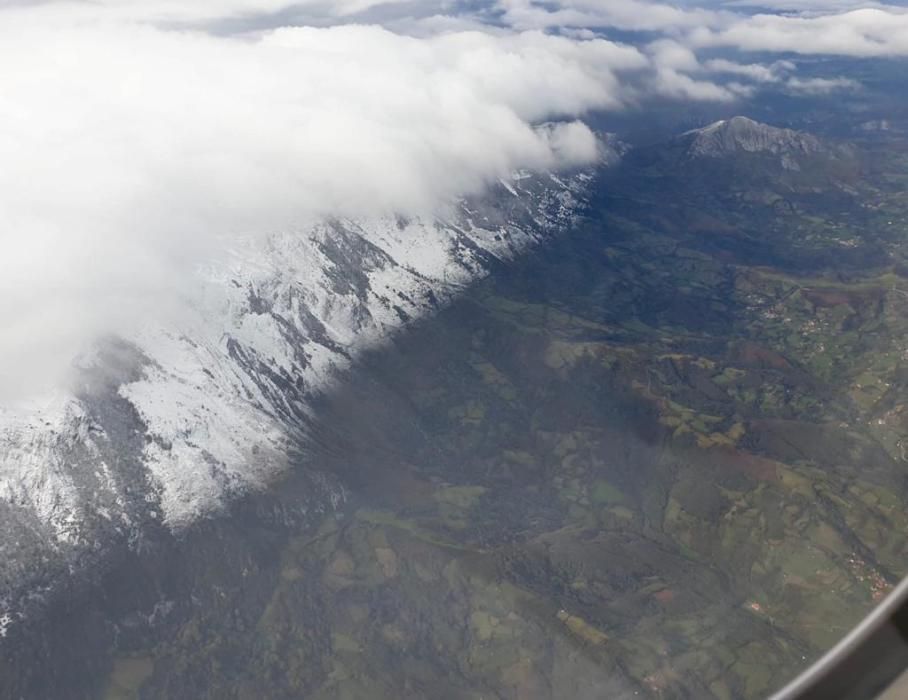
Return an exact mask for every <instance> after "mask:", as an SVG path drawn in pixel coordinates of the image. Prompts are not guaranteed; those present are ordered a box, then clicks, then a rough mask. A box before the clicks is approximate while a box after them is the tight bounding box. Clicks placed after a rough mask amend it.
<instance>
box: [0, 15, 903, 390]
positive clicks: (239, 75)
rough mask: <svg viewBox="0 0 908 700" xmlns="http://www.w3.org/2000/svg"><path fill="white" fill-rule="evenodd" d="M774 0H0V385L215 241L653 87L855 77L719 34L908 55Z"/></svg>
mask: <svg viewBox="0 0 908 700" xmlns="http://www.w3.org/2000/svg"><path fill="white" fill-rule="evenodd" d="M781 1H782V0H765V2H763V3H762V6H764V9H763V10H759V11H758V12H757V13H748V12H747V11H745V10H742V9H741V8H740V7H739V5H740V4H741V3H739V4H738V5H734V4H733V5H727V6H726V5H717V4H716V3H711V4H710V3H706V4H703V5H702V6H700V5H699V4H698V3H692V2H687V3H683V4H680V5H673V4H669V3H665V2H656V1H648V0H609V1H608V2H604V1H603V0H547V1H546V2H537V1H536V0H487V1H485V2H482V1H480V0H469V1H468V0H340V1H337V0H332V1H331V2H328V0H296V2H294V3H292V4H290V3H288V2H287V1H286V0H265V1H264V2H263V1H262V0H199V1H197V2H191V3H188V2H181V1H178V0H117V1H116V2H113V1H112V0H97V1H96V2H92V3H86V2H84V1H82V0H71V1H66V2H58V1H54V0H41V1H35V0H12V1H11V0H5V1H4V0H0V66H2V68H0V164H2V165H0V191H2V193H3V194H2V197H0V328H2V329H3V333H2V334H0V400H3V399H5V398H6V399H8V398H9V397H11V396H14V395H21V394H23V393H27V392H28V391H30V390H31V389H32V388H33V387H34V386H36V385H38V384H41V383H44V382H50V383H54V382H56V381H57V379H58V377H59V376H60V374H61V373H62V372H64V370H65V368H66V367H67V366H68V363H69V361H70V359H71V358H72V356H73V355H74V354H75V352H77V350H78V349H79V348H83V347H85V345H86V343H88V342H90V340H91V339H92V338H94V337H97V336H98V335H99V334H103V333H109V332H114V333H115V332H121V331H123V330H126V329H128V328H129V326H130V325H131V324H133V323H135V322H137V320H138V321H142V320H144V319H145V318H147V317H149V316H154V315H161V316H164V315H167V314H169V313H173V309H176V308H179V307H180V305H181V303H182V299H181V295H183V294H185V293H188V292H187V290H186V287H185V284H184V282H183V280H185V279H186V278H187V277H189V276H190V275H191V271H192V269H193V268H194V267H195V266H197V265H200V264H203V263H204V262H206V261H207V260H209V259H210V258H211V257H212V256H216V255H217V254H218V251H219V250H220V249H222V248H223V247H224V246H226V245H229V238H230V236H234V235H248V234H260V233H268V232H272V231H276V230H284V229H288V228H293V227H299V226H303V225H305V224H306V223H307V222H310V221H312V220H313V219H316V218H319V217H323V216H368V215H373V214H382V213H387V212H392V211H393V212H404V213H405V212H412V211H426V210H431V209H432V208H433V207H435V206H437V205H438V204H439V203H440V202H444V201H447V200H449V199H451V198H453V197H457V196H459V195H463V194H467V193H471V192H475V191H477V190H479V189H481V188H482V187H484V186H485V185H486V184H487V183H488V182H489V181H492V180H495V179H497V178H499V177H506V176H507V175H508V174H509V173H510V172H511V171H513V170H514V169H518V168H530V169H553V168H554V169H557V168H560V167H569V166H574V165H579V164H583V163H586V162H589V161H590V160H591V159H593V158H595V155H596V152H597V148H596V143H595V138H594V137H593V135H592V133H591V132H590V131H589V129H587V128H586V127H585V126H583V124H582V123H581V122H580V121H578V120H581V119H583V117H584V116H585V115H586V114H587V113H589V112H591V111H596V110H609V109H620V108H622V107H623V106H625V105H627V104H634V105H637V106H638V107H639V105H641V104H645V100H646V99H647V97H648V96H651V95H658V96H660V97H669V98H672V99H677V100H712V101H726V102H727V101H733V100H735V99H737V98H738V97H740V96H742V95H749V94H752V93H753V91H754V90H757V89H759V88H760V87H761V86H764V85H771V84H776V85H780V86H784V87H785V89H787V90H788V91H790V92H793V93H807V94H818V93H823V92H829V91H832V90H839V89H855V88H856V86H855V85H854V84H853V83H851V82H850V81H847V80H844V79H837V78H834V77H832V78H830V77H825V78H822V79H816V78H810V77H801V76H798V75H797V70H796V66H795V65H794V64H793V63H791V62H790V61H789V60H787V59H786V60H776V61H773V62H770V63H766V64H763V63H754V62H752V61H748V60H744V59H742V60H740V61H737V60H734V51H736V50H737V51H746V52H779V53H786V54H791V53H794V54H836V55H850V56H899V55H908V12H906V11H904V10H902V9H899V8H895V7H889V6H885V5H878V6H876V7H874V8H872V9H867V8H865V9H852V4H851V3H850V2H848V1H847V0H786V2H785V3H784V6H785V7H786V8H790V9H793V10H794V12H788V13H785V14H778V13H772V12H770V11H767V10H766V9H765V5H767V4H769V5H770V6H774V5H778V4H779V3H780V2H781ZM363 22H370V23H372V24H370V25H369V26H365V25H362V24H361V23H363ZM304 24H313V25H316V24H317V25H320V26H319V28H316V27H314V26H298V25H304ZM286 25H297V26H286ZM321 25H333V26H321ZM379 25H384V26H379ZM610 30H620V31H624V32H627V31H631V32H638V33H643V34H642V36H644V38H643V39H641V41H640V44H639V46H636V47H634V46H629V45H624V44H619V43H613V42H612V41H608V40H605V39H603V38H601V36H602V33H603V32H605V33H608V31H610ZM714 49H724V50H726V53H728V52H729V50H730V51H731V53H730V54H729V55H728V57H725V58H715V57H712V58H707V59H704V58H702V57H701V53H702V52H703V51H704V50H714ZM549 122H554V123H555V124H554V125H552V124H550V123H549Z"/></svg>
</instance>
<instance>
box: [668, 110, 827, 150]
mask: <svg viewBox="0 0 908 700" xmlns="http://www.w3.org/2000/svg"><path fill="white" fill-rule="evenodd" d="M685 136H688V137H689V138H690V146H689V148H688V152H689V154H690V155H691V156H693V157H711V158H718V157H723V156H728V155H734V154H738V153H741V152H742V151H743V152H746V153H771V154H774V155H780V156H783V157H784V156H789V157H796V156H802V155H807V154H811V153H818V152H820V151H822V150H823V146H822V144H821V142H820V140H819V139H818V138H817V137H815V136H813V135H811V134H807V133H804V132H801V131H794V130H793V129H781V128H778V127H774V126H770V125H768V124H762V123H760V122H757V121H754V120H753V119H748V118H747V117H732V118H731V119H723V120H721V121H717V122H714V123H713V124H710V125H709V126H705V127H703V128H702V129H695V130H694V131H689V132H687V134H685Z"/></svg>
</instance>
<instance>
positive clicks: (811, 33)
mask: <svg viewBox="0 0 908 700" xmlns="http://www.w3.org/2000/svg"><path fill="white" fill-rule="evenodd" d="M691 43H692V45H694V46H697V47H710V46H723V47H732V48H736V49H741V50H744V51H774V52H790V53H797V54H807V55H831V56H861V57H885V56H908V10H905V9H899V8H892V7H889V8H886V9H880V8H864V9H859V10H853V11H850V12H841V13H834V14H820V15H814V14H810V15H774V14H759V15H754V16H752V17H747V18H741V19H739V20H738V21H735V22H734V23H732V24H730V25H728V26H725V27H723V28H719V29H712V28H709V27H705V26H704V27H700V28H698V29H696V30H694V31H693V32H692V33H691Z"/></svg>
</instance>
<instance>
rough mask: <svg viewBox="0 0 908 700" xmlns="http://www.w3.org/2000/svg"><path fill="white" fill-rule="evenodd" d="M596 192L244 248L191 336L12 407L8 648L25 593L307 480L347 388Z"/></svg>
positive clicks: (533, 181) (2, 421)
mask: <svg viewBox="0 0 908 700" xmlns="http://www.w3.org/2000/svg"><path fill="white" fill-rule="evenodd" d="M590 179H591V176H590V175H589V174H578V175H574V176H572V177H570V178H565V179H559V178H558V177H556V176H553V175H551V176H550V175H545V176H543V175H539V176H537V175H529V174H522V175H519V176H516V177H515V178H514V179H513V181H511V182H503V183H501V184H500V185H498V186H496V187H494V188H492V191H491V192H490V193H488V194H487V195H486V196H483V197H475V198H470V199H465V200H463V201H461V202H458V203H455V204H452V205H450V206H449V207H447V209H446V210H445V211H443V212H442V213H441V214H436V215H433V216H424V217H415V218H412V219H404V218H400V217H384V218H381V219H374V220H369V221H351V220H336V221H325V222H321V223H319V224H317V225H315V226H313V227H311V228H310V229H308V230H305V231H302V232H294V233H281V234H276V235H273V236H271V237H269V238H267V239H255V240H249V241H242V242H240V243H239V244H238V245H237V246H236V247H235V249H234V250H231V251H230V252H229V255H228V256H227V261H226V262H225V263H223V264H219V265H217V266H213V267H211V268H209V269H206V270H203V271H200V272H199V274H198V280H197V283H198V284H197V288H198V293H197V294H195V295H193V297H192V300H191V304H189V305H188V309H189V311H188V312H187V313H186V315H185V316H183V317H181V318H180V319H179V321H178V322H173V323H170V324H168V325H162V324H148V325H147V326H145V327H144V328H143V329H142V330H141V331H139V332H137V333H135V334H134V336H133V337H129V338H117V339H108V340H105V341H103V342H101V343H99V347H98V351H97V354H96V356H95V357H93V358H92V359H91V360H89V361H86V362H85V366H84V367H83V368H82V369H81V370H80V381H79V384H78V387H77V389H75V390H74V391H73V392H72V393H71V394H69V395H66V396H62V397H56V398H55V399H54V400H53V401H52V402H51V403H49V404H45V405H39V406H34V405H33V406H27V407H24V408H17V409H10V408H6V409H2V408H0V523H2V524H3V526H4V528H5V530H6V532H8V533H9V536H8V537H6V538H5V540H4V542H2V543H0V581H6V582H8V583H9V584H10V591H9V592H7V591H4V590H0V618H2V619H3V620H5V622H4V623H3V626H2V631H0V634H2V635H4V636H5V635H6V634H7V629H8V627H9V626H10V624H11V621H12V620H14V618H15V616H16V615H17V614H18V612H19V610H20V608H21V605H18V604H17V603H16V600H17V599H19V598H20V597H21V595H24V593H23V591H30V595H32V596H34V588H35V585H37V582H39V581H40V582H42V585H45V583H44V582H46V581H48V580H50V579H53V578H54V575H59V574H60V573H61V572H67V571H68V572H70V573H72V572H74V571H76V570H78V569H79V568H80V567H81V566H84V565H85V563H86V562H87V561H89V560H90V557H88V558H86V553H93V554H92V556H97V557H101V556H103V550H104V549H105V548H106V547H107V544H106V543H109V542H112V541H117V540H119V541H124V542H135V541H137V540H140V539H141V536H142V531H143V528H146V527H149V526H151V527H159V526H161V525H164V526H166V527H169V528H172V529H174V530H179V529H181V528H183V527H186V526H188V525H190V524H191V523H193V522H195V521H196V520H198V519H199V518H202V517H205V516H206V515H209V514H211V513H214V512H216V511H218V510H219V509H220V508H222V507H223V506H224V505H225V504H226V503H228V502H229V501H230V500H231V499H232V498H234V497H236V496H238V495H240V494H243V493H246V492H248V491H250V490H254V489H260V488H263V487H264V486H266V485H267V484H268V483H269V482H270V481H271V480H273V479H274V478H276V477H277V476H279V475H280V474H281V473H282V471H283V470H284V469H285V468H286V467H287V466H288V464H291V463H295V464H297V463H299V460H300V459H301V458H302V455H303V453H304V452H305V445H306V424H307V420H308V419H310V418H311V411H312V406H311V403H312V399H313V398H315V397H317V396H318V394H319V393H320V392H322V391H324V390H326V389H328V388H330V386H331V383H332V382H333V381H334V379H335V377H336V376H337V374H338V372H340V371H343V370H344V369H345V368H347V367H349V365H350V364H351V362H352V361H353V360H354V359H355V358H356V356H357V355H358V354H359V353H361V352H362V351H364V350H367V349H369V348H372V347H375V346H376V345H378V344H380V343H381V342H382V341H383V340H385V339H387V338H388V337H389V335H390V334H392V333H393V332H394V331H395V330H397V329H399V328H401V327H402V326H404V325H406V324H407V323H408V322H410V321H411V320H413V319H417V318H419V317H421V316H424V315H426V314H427V313H430V312H431V311H432V310H434V309H436V308H438V307H439V306H440V305H442V304H444V302H445V301H446V300H448V299H450V298H452V297H453V296H454V295H455V294H456V293H457V292H458V291H459V290H460V289H462V288H463V287H464V286H465V285H466V284H468V283H469V282H470V281H472V280H474V279H476V278H477V277H480V276H482V275H483V274H485V273H486V272H488V271H489V269H490V268H491V267H492V266H494V265H495V264H496V263H497V262H498V261H504V260H507V259H509V258H511V257H513V256H514V255H516V254H518V253H519V252H520V251H522V250H524V249H526V248H527V247H528V246H531V245H534V244H536V243H538V242H539V241H541V240H544V239H545V238H546V237H548V236H551V235H553V234H555V233H557V232H559V231H562V230H564V229H565V228H567V227H568V226H569V225H570V223H571V222H572V221H573V220H574V218H575V217H576V216H577V214H578V212H579V211H580V210H581V209H582V205H583V199H584V192H585V190H586V188H587V187H588V184H589V181H590ZM338 497H340V495H339V494H334V495H332V496H331V499H334V500H336V498H338ZM17 591H18V593H17ZM4 601H6V602H5V603H4Z"/></svg>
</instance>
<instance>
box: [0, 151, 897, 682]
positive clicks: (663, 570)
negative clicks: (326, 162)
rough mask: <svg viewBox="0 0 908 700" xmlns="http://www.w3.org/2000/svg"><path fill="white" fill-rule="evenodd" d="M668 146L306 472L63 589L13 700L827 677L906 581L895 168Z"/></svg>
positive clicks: (604, 194) (352, 420) (339, 423)
mask: <svg viewBox="0 0 908 700" xmlns="http://www.w3.org/2000/svg"><path fill="white" fill-rule="evenodd" d="M689 148H690V144H689V143H687V142H681V141H677V142H671V143H669V144H668V145H664V144H663V145H660V146H659V147H654V148H652V149H637V150H636V151H632V152H631V154H629V155H628V157H627V159H626V162H625V164H624V165H622V166H620V167H618V168H616V169H614V170H612V171H608V172H607V173H605V174H603V176H602V180H601V182H600V183H599V185H598V194H597V196H596V198H595V199H594V202H593V204H592V205H591V209H590V211H589V212H587V213H586V216H585V221H584V223H583V225H582V226H579V227H578V228H577V229H576V230H574V231H571V232H569V233H568V234H566V235H564V236H562V237H560V238H558V239H557V240H555V241H553V242H551V243H550V244H547V245H546V246H544V247H542V248H539V249H537V250H536V251H534V252H533V253H531V254H529V255H527V256H526V257H524V258H523V259H521V260H519V261H517V262H516V263H515V264H513V265H512V266H502V267H501V268H500V269H497V270H496V271H495V272H494V273H493V275H492V276H491V277H490V278H489V279H487V280H485V281H484V282H481V283H478V284H476V285H475V286H474V288H473V289H472V290H471V291H470V292H469V293H468V294H467V295H466V296H465V297H463V298H461V299H460V300H459V301H457V302H455V303H454V304H453V305H452V306H450V307H449V308H447V309H446V310H444V311H442V312H441V313H440V314H439V315H438V316H436V317H435V318H432V319H429V320H427V321H424V322H422V323H419V324H418V325H416V326H415V327H414V328H412V329H411V330H409V331H408V332H406V333H404V334H401V335H400V336H398V337H397V338H396V339H395V341H394V342H393V344H392V345H391V347H389V348H386V349H384V350H382V351H379V352H376V353H373V354H371V355H369V356H367V357H365V358H364V359H363V360H362V361H361V362H360V363H359V364H358V366H357V367H356V369H355V370H354V371H353V372H351V373H350V375H349V377H347V378H346V380H345V382H344V383H343V385H342V387H341V388H340V389H338V390H337V391H336V392H334V393H332V394H330V395H328V396H326V397H325V398H324V399H323V400H322V404H321V405H320V406H319V410H318V412H317V413H318V416H319V421H318V423H317V424H315V425H313V426H312V427H311V428H310V434H311V436H312V441H311V442H312V446H313V447H312V450H311V453H310V454H309V455H307V456H306V469H304V470H303V469H301V470H299V471H298V472H291V473H290V474H289V475H288V476H287V477H286V478H285V479H284V480H283V481H282V482H281V483H280V484H279V485H278V486H276V487H275V488H274V489H273V490H272V491H271V492H269V493H267V494H262V495H258V496H254V497H249V498H247V499H245V500H243V501H242V502H240V503H238V504H237V505H236V506H235V507H234V508H233V510H232V512H231V513H230V515H229V517H222V518H217V519H212V520H209V521H207V522H205V523H203V524H201V525H198V526H196V527H194V528H193V529H191V530H190V531H189V532H187V533H186V534H185V535H184V536H183V537H182V538H181V539H179V540H176V539H174V538H172V537H171V536H170V535H168V534H166V533H164V532H162V533H160V534H154V533H152V534H150V535H149V536H148V541H147V542H144V543H140V545H139V546H137V547H136V548H135V551H134V552H133V553H131V554H129V555H128V558H126V559H124V560H122V561H120V562H118V563H116V564H115V565H114V566H112V567H111V570H110V571H109V572H108V573H107V574H106V575H105V576H104V577H103V580H102V581H101V583H100V585H99V586H93V587H90V588H87V589H85V590H74V591H73V592H72V595H71V596H70V597H69V598H66V599H64V602H61V603H59V604H57V606H56V607H55V608H54V609H53V610H52V611H51V613H50V615H49V616H48V620H47V622H46V623H44V626H43V627H41V628H38V627H36V628H35V629H34V630H33V638H32V640H31V641H30V642H24V643H22V644H21V645H20V646H19V647H18V648H17V649H15V650H11V651H9V652H8V653H7V654H6V656H5V657H4V658H3V659H2V660H0V688H2V690H3V694H4V696H6V695H9V696H10V697H18V696H19V695H22V696H25V697H67V698H78V697H102V698H105V699H106V700H113V699H114V698H131V697H141V698H261V697H269V698H284V697H287V698H290V697H311V698H325V699H327V698H332V699H333V698H337V699H340V698H364V699H365V698H425V697H433V698H477V699H478V698H489V697H496V698H602V697H608V698H619V697H654V698H659V697H666V698H685V697H689V698H698V699H699V698H712V697H715V698H737V697H747V698H751V697H754V698H755V697H761V696H764V695H766V694H767V693H768V692H770V691H771V690H773V689H774V688H776V687H777V686H778V685H779V684H780V683H781V682H782V681H783V680H784V679H785V678H787V677H790V676H792V675H793V674H795V673H796V672H797V671H798V670H799V669H800V668H802V667H803V666H804V665H805V664H806V663H807V662H808V661H809V660H811V659H813V658H815V657H816V656H817V655H818V654H819V653H821V652H822V651H824V650H825V649H827V648H828V647H829V646H830V645H831V644H833V643H834V642H835V641H836V640H837V639H838V638H840V637H841V636H842V634H843V633H844V632H846V631H847V629H848V628H849V627H850V626H851V625H852V624H853V623H855V622H856V621H857V620H858V619H859V618H860V617H862V615H864V614H866V612H867V611H868V610H869V609H870V608H871V607H872V606H873V605H874V604H875V602H877V601H878V600H880V598H881V597H882V596H883V595H885V593H886V591H887V590H888V589H889V588H890V587H891V586H892V585H893V584H894V583H895V582H896V581H897V580H898V579H899V578H900V577H901V576H902V575H904V574H905V573H906V568H908V567H906V565H905V562H906V561H908V507H906V505H908V503H906V502H908V479H906V478H905V477H906V475H908V467H906V459H908V456H906V446H905V443H904V441H905V440H906V439H908V400H906V398H905V397H906V396H908V236H906V233H908V194H906V192H908V151H906V146H905V142H904V141H903V140H902V139H901V138H900V137H899V136H898V135H897V134H891V135H888V136H886V137H885V140H884V141H882V142H881V141H873V140H871V141H868V142H867V143H865V144H861V148H862V149H865V150H872V149H876V150H875V151H873V152H874V153H875V154H876V155H877V156H878V157H877V158H875V159H874V162H875V163H879V165H878V166H876V167H875V168H874V169H873V170H872V171H871V170H869V169H868V168H867V167H866V164H864V163H863V162H862V161H861V159H860V158H858V157H857V156H854V157H853V158H852V155H853V154H851V152H850V151H849V152H838V151H836V152H835V154H834V155H830V156H829V158H831V159H832V160H824V161H822V162H821V163H820V165H817V166H816V167H815V169H812V165H811V164H812V163H815V161H814V160H812V159H811V158H812V156H811V158H808V159H807V160H805V161H804V163H803V164H802V165H800V166H799V167H798V168H797V169H792V168H788V167H781V166H780V165H779V159H778V158H777V154H774V155H773V156H772V157H771V158H769V157H767V158H764V157H762V156H758V157H751V155H747V156H744V157H740V158H738V157H736V158H734V159H723V158H713V159H706V160H704V159H699V160H691V159H690V158H689V155H690V152H689ZM832 269H834V270H835V272H834V273H833V272H830V270H832ZM339 493H343V494H344V495H345V497H344V498H343V499H340V500H338V499H337V498H336V495H337V494H339ZM332 496H334V497H335V499H334V503H332V504H331V507H325V505H324V504H325V502H330V501H331V497H332Z"/></svg>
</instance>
